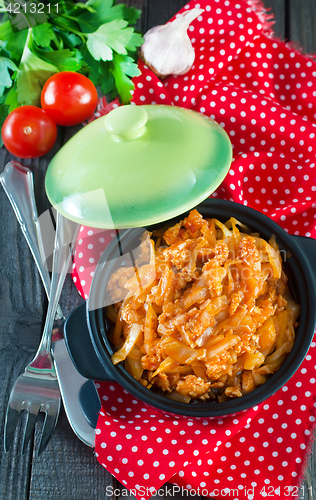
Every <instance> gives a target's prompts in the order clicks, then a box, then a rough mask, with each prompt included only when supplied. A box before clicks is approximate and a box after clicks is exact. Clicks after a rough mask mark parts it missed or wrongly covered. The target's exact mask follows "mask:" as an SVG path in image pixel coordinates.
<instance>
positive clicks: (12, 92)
mask: <svg viewBox="0 0 316 500" xmlns="http://www.w3.org/2000/svg"><path fill="white" fill-rule="evenodd" d="M65 5H66V6H67V10H66V9H64V10H65V12H64V13H63V14H62V15H61V16H58V17H56V16H55V15H51V16H50V15H49V14H47V21H46V22H44V23H42V24H38V25H36V26H33V27H31V28H28V29H23V30H22V31H15V32H14V31H13V30H12V27H11V24H10V20H9V18H8V15H7V13H6V10H5V3H4V0H0V13H3V14H2V19H1V22H0V126H2V124H3V122H4V120H5V118H6V116H7V115H8V114H9V113H10V112H11V111H12V110H13V109H15V108H16V107H18V106H21V105H25V104H33V105H35V106H39V105H40V94H41V90H42V87H43V85H44V83H45V81H46V80H47V79H48V78H49V77H50V76H51V75H52V74H54V73H57V72H58V71H77V72H80V73H83V74H85V75H86V76H88V77H89V78H90V80H91V81H92V82H93V83H94V84H95V85H96V86H97V87H99V88H100V89H101V90H102V92H103V93H104V94H106V95H108V94H110V95H111V97H112V98H114V97H116V96H119V98H120V100H121V102H123V103H124V104H126V103H128V102H129V101H130V99H131V90H133V88H134V85H133V82H132V78H133V77H134V76H138V75H139V74H140V70H139V68H138V66H137V49H138V47H140V46H141V45H142V43H143V38H142V36H141V34H140V33H138V32H136V31H135V29H134V25H135V23H136V21H137V19H138V18H139V17H140V14H141V11H140V10H139V9H136V8H134V7H127V6H126V5H125V4H122V3H118V4H116V2H115V0H88V1H87V2H86V3H81V2H79V3H73V2H71V3H69V2H68V1H67V2H66V3H65Z"/></svg>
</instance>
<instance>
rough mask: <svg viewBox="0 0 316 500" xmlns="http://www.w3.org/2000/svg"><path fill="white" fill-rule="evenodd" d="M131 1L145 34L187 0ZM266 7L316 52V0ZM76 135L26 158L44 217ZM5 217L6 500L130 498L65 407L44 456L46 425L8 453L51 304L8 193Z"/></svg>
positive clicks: (2, 492)
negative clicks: (21, 382)
mask: <svg viewBox="0 0 316 500" xmlns="http://www.w3.org/2000/svg"><path fill="white" fill-rule="evenodd" d="M126 3H127V4H128V5H134V6H136V7H138V8H140V9H141V10H142V17H141V20H140V23H139V29H140V30H141V31H142V33H145V32H146V31H147V30H148V29H149V28H150V27H152V26H154V25H157V24H163V23H165V22H167V21H168V20H169V18H170V17H171V16H172V15H174V14H175V13H176V12H177V11H178V10H179V9H180V8H181V7H182V6H183V5H185V3H186V2H184V0H128V1H126ZM264 5H265V7H266V8H267V9H270V11H271V13H272V14H274V18H275V26H274V30H275V34H276V37H278V38H280V39H282V40H287V41H292V42H297V45H298V46H300V47H301V48H302V50H303V51H304V52H305V53H310V54H311V53H316V28H315V26H316V0H264ZM76 130H77V129H76V128H72V129H67V130H66V129H62V128H60V129H59V135H58V140H57V144H56V146H55V147H54V150H53V151H51V152H50V153H49V154H48V155H46V156H45V157H42V158H40V159H35V160H24V161H23V164H24V165H26V166H28V167H31V168H32V171H33V173H34V179H35V191H36V201H37V206H38V211H39V213H40V214H41V213H42V212H44V211H45V210H46V209H47V208H48V207H49V203H48V200H47V198H46V195H45V191H44V176H45V172H46V168H47V165H48V163H49V161H50V160H51V158H52V156H53V155H54V153H55V152H56V151H57V149H58V148H60V147H61V146H62V144H63V143H65V142H66V141H67V139H69V137H70V136H71V135H72V134H73V133H74V132H76ZM12 159H15V158H13V157H12V155H10V154H9V153H8V152H7V151H6V150H5V149H4V148H2V149H0V171H2V170H3V168H4V166H5V165H6V163H7V162H9V161H11V160H12ZM0 220H1V244H0V460H1V462H0V463H1V465H0V500H51V499H54V500H88V499H95V500H101V499H102V500H103V499H105V498H106V487H107V486H108V485H110V486H113V487H115V488H118V489H119V490H120V492H121V494H120V495H119V496H117V498H118V499H119V498H120V497H125V498H126V495H127V492H126V491H125V494H124V488H123V487H122V486H121V485H120V484H118V483H117V481H116V480H115V479H114V478H113V477H112V476H111V474H109V473H107V471H105V470H104V469H103V468H102V467H101V466H100V465H99V463H98V462H97V460H96V458H95V457H94V454H93V451H92V449H91V448H88V447H87V446H85V445H84V444H83V443H82V442H81V441H79V439H78V438H77V437H76V436H75V435H74V433H73V432H72V430H71V428H70V426H69V423H68V421H67V418H66V415H65V412H64V410H63V408H62V409H61V413H60V417H59V421H58V424H57V427H56V429H55V431H54V433H53V435H52V438H51V440H50V442H49V444H48V446H47V448H46V450H45V452H44V453H43V455H42V456H41V457H40V458H39V459H38V458H36V456H35V450H36V446H37V444H38V440H39V431H40V428H41V423H39V424H38V426H37V428H36V430H35V434H34V439H32V440H31V443H30V444H29V446H28V448H27V452H26V454H25V455H24V456H21V455H20V446H21V445H20V442H19V438H18V436H17V435H16V439H15V442H14V444H13V447H12V450H11V451H10V453H6V454H5V453H4V451H3V449H4V445H3V431H4V418H5V410H6V407H7V403H8V398H9V395H10V391H11V388H12V385H13V383H14V381H15V379H16V378H17V377H18V375H19V374H20V373H21V372H22V371H23V369H24V367H25V366H26V364H27V363H28V362H29V361H30V360H31V359H32V357H33V355H34V353H35V351H36V349H37V346H38V343H39V339H40V336H41V331H42V325H43V317H44V313H45V308H46V304H45V297H44V292H43V288H42V285H41V282H40V278H39V275H38V272H37V269H36V266H35V264H34V262H33V259H32V257H31V254H30V252H29V249H28V246H27V244H26V241H25V240H24V236H23V235H22V232H21V230H20V228H19V225H18V223H17V221H16V218H15V215H14V213H13V210H12V208H11V205H10V204H9V201H8V199H7V197H6V195H5V193H4V191H3V189H2V188H1V189H0ZM81 301H82V299H81V298H80V297H79V295H78V293H77V291H76V289H75V287H74V285H73V283H72V281H71V279H70V277H69V276H68V278H67V280H66V284H65V288H64V290H63V294H62V300H61V305H62V309H63V311H64V313H65V314H69V313H70V312H71V311H72V310H73V309H74V308H75V306H77V305H79V304H80V302H81ZM304 486H305V488H304V492H305V495H304V497H302V496H301V497H300V498H304V499H310V500H311V499H312V498H314V497H313V494H312V493H311V492H316V470H315V447H314V450H313V452H312V454H311V456H310V460H309V464H308V467H307V469H306V473H305V483H304ZM310 487H312V488H310ZM301 491H303V489H301ZM315 495H316V493H315ZM158 498H159V497H158ZM160 498H162V499H163V498H164V497H163V496H160Z"/></svg>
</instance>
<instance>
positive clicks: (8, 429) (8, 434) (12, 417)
mask: <svg viewBox="0 0 316 500" xmlns="http://www.w3.org/2000/svg"><path fill="white" fill-rule="evenodd" d="M19 418H20V412H19V411H18V410H15V409H13V408H10V406H9V405H8V408H7V414H6V420H5V427H4V449H5V451H6V452H8V451H9V449H10V447H11V444H12V441H13V438H14V433H15V429H16V426H17V423H18V421H19Z"/></svg>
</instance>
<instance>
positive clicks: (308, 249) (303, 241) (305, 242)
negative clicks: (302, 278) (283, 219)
mask: <svg viewBox="0 0 316 500" xmlns="http://www.w3.org/2000/svg"><path fill="white" fill-rule="evenodd" d="M291 236H292V237H293V238H294V239H295V240H296V242H297V243H298V244H299V245H300V246H301V248H302V250H303V252H304V253H305V255H306V257H307V260H308V262H309V264H310V265H311V268H312V270H313V271H314V275H315V277H316V239H314V238H309V237H307V236H298V235H291Z"/></svg>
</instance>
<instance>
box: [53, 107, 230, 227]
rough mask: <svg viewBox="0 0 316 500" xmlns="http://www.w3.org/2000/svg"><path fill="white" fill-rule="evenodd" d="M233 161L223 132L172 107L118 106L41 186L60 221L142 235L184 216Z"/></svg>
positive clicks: (63, 153) (68, 148)
mask: <svg viewBox="0 0 316 500" xmlns="http://www.w3.org/2000/svg"><path fill="white" fill-rule="evenodd" d="M231 160H232V147H231V143H230V140H229V138H228V136H227V134H226V132H225V131H224V129H223V128H222V127H221V126H220V125H219V124H218V123H216V122H215V121H213V120H210V119H208V118H206V117H205V116H204V115H202V114H200V113H197V112H195V111H191V110H188V109H185V108H179V107H176V106H162V105H146V106H135V105H125V106H120V107H118V108H116V109H114V110H113V111H111V112H110V113H109V114H108V115H106V116H102V117H101V118H98V119H97V120H95V121H93V122H92V123H90V124H89V125H87V126H85V127H84V128H82V129H81V130H80V131H79V132H78V133H77V134H76V135H74V136H73V137H72V138H71V139H70V140H69V141H68V142H67V143H66V144H65V145H64V146H63V147H62V148H61V149H60V151H59V152H58V153H57V154H56V155H55V157H54V158H53V160H52V161H51V163H50V165H49V167H48V170H47V174H46V180H45V186H46V192H47V195H48V198H49V200H50V202H51V203H52V205H53V206H54V207H55V208H56V209H57V210H58V211H59V212H61V213H62V214H63V215H64V216H65V217H67V218H69V219H71V220H74V221H76V222H79V223H81V224H84V225H86V226H92V227H99V228H107V229H111V228H118V229H122V228H128V227H143V226H147V225H149V224H154V223H157V222H162V221H165V220H167V219H170V218H171V217H174V216H177V215H180V214H182V213H183V212H185V211H186V210H190V209H191V208H193V207H194V206H195V205H197V204H198V203H200V202H201V201H203V200H204V199H205V198H207V197H208V196H209V195H210V194H211V193H212V192H213V191H214V190H215V189H216V188H217V187H218V186H219V184H220V183H221V182H222V181H223V179H224V177H225V176H226V174H227V172H228V170H229V167H230V164H231Z"/></svg>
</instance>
